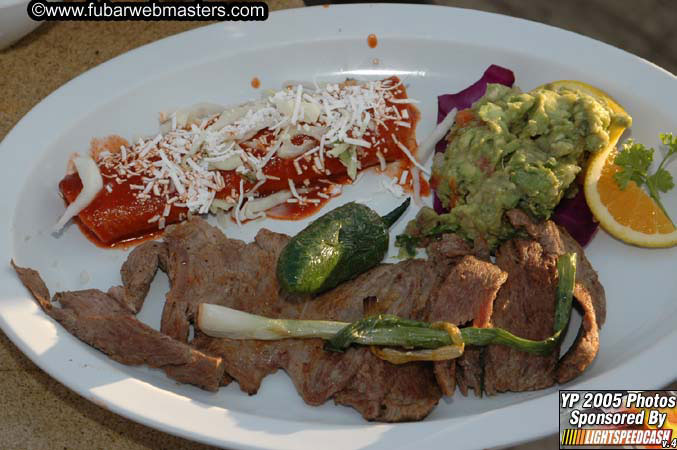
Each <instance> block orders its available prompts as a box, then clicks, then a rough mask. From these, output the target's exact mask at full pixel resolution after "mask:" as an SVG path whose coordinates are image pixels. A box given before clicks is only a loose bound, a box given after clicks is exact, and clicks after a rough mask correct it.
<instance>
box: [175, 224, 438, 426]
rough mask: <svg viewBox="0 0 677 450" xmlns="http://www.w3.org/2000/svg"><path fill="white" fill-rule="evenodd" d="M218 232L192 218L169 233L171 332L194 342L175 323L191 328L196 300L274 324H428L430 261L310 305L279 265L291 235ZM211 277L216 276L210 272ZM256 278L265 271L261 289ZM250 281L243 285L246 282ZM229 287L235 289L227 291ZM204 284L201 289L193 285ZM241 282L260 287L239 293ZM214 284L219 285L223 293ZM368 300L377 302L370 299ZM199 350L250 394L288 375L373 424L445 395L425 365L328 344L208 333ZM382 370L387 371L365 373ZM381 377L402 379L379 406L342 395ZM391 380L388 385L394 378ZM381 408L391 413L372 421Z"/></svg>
mask: <svg viewBox="0 0 677 450" xmlns="http://www.w3.org/2000/svg"><path fill="white" fill-rule="evenodd" d="M213 230H214V229H213V228H212V227H210V226H209V225H207V224H206V223H205V222H203V221H189V222H186V223H184V224H181V225H177V226H174V227H170V228H169V230H168V231H167V235H166V241H167V243H168V248H169V258H168V261H169V263H168V271H169V277H170V281H171V283H172V291H170V293H169V294H168V295H167V304H166V306H165V312H166V314H164V315H163V329H167V330H169V329H173V330H175V331H176V334H175V336H179V332H178V331H179V330H180V337H183V336H185V332H184V325H181V326H175V325H174V324H176V323H183V324H187V323H188V322H189V321H190V313H188V314H186V313H184V311H185V308H184V306H183V304H184V303H185V302H186V301H188V300H191V301H193V302H194V304H193V307H194V305H197V304H199V303H202V302H204V301H205V299H207V300H208V302H210V303H215V304H220V305H224V306H229V307H232V308H236V309H240V310H244V311H249V312H253V313H256V314H262V315H266V316H269V317H285V318H302V319H328V320H341V321H346V322H352V321H355V320H358V319H360V318H362V317H363V316H365V315H366V314H378V313H390V314H397V315H400V316H403V317H411V318H419V319H421V318H423V316H424V313H425V307H426V305H427V300H428V298H429V297H430V294H431V292H432V289H433V285H432V284H431V283H429V282H428V278H429V270H430V269H429V267H428V265H427V263H426V262H425V261H422V260H412V261H406V262H403V263H401V264H397V265H382V266H379V267H376V268H374V269H373V270H371V271H370V272H368V273H365V274H362V275H361V276H359V277H357V278H356V279H354V280H351V281H349V282H347V283H343V284H342V285H340V286H338V287H337V288H336V289H333V290H332V291H330V292H328V293H325V294H323V295H321V296H318V297H316V298H313V299H308V298H302V297H295V296H289V295H284V294H283V293H281V292H280V290H279V287H278V285H277V280H276V277H275V265H276V263H277V256H278V254H279V252H280V251H281V249H282V247H283V246H284V244H286V242H287V239H288V238H287V237H286V236H283V235H279V234H276V233H272V232H269V231H265V230H262V231H261V232H259V234H258V235H257V236H256V239H255V241H254V242H253V243H251V244H240V243H239V242H237V241H235V243H232V242H228V241H230V240H228V239H226V238H225V237H224V236H223V235H222V234H221V232H217V233H214V232H213ZM217 231H218V230H217ZM262 269H264V270H262ZM204 273H207V274H209V275H208V276H206V277H205V276H204V275H201V274H204ZM252 273H255V274H256V277H255V281H256V283H254V280H253V278H252V276H251V274H252ZM175 279H176V280H178V282H175V281H174V280H175ZM224 279H225V280H227V281H224ZM241 279H242V280H243V281H242V282H241V281H239V280H241ZM250 280H252V281H251V284H250ZM228 282H229V283H230V284H231V285H232V286H228V285H226V286H224V285H223V283H228ZM197 283H199V284H200V285H199V286H193V284H197ZM238 283H242V285H244V286H250V288H248V289H243V288H242V286H239V287H238V286H236V285H237V284H238ZM206 284H215V286H214V289H211V288H210V287H209V286H206ZM175 286H179V287H178V289H179V291H178V292H180V294H177V291H175ZM363 299H368V300H367V301H366V302H365V301H363ZM172 300H174V301H172ZM187 309H190V307H189V308H187ZM167 311H170V312H169V313H167ZM177 317H178V319H177ZM191 344H192V345H194V346H195V347H196V348H198V349H200V350H202V351H204V352H206V353H209V354H213V355H218V356H220V357H221V358H223V361H224V364H225V366H226V371H227V373H228V374H229V375H230V376H232V377H233V378H234V379H236V380H237V381H238V383H239V384H240V387H241V388H242V389H243V390H244V391H246V392H248V393H250V394H253V393H255V392H256V391H257V390H258V388H259V386H260V383H261V381H262V379H263V378H264V377H265V376H266V375H268V374H270V373H273V372H275V371H276V370H278V369H283V370H285V371H286V372H287V374H288V375H289V376H290V378H291V379H292V381H293V383H294V385H295V386H296V388H297V390H298V392H299V394H300V395H301V396H302V397H303V399H304V400H305V401H306V402H307V403H309V404H311V405H319V404H322V403H324V402H326V401H327V400H328V399H330V398H332V397H333V396H334V397H336V398H337V399H338V398H339V397H340V398H341V399H342V400H341V403H343V404H346V405H351V406H353V407H355V408H356V409H358V411H360V412H361V413H362V414H363V415H364V416H365V417H366V418H368V419H371V420H390V421H398V420H410V419H414V418H421V417H423V416H425V415H426V414H428V413H429V412H430V411H431V410H432V408H433V407H434V406H435V405H436V404H437V402H438V400H439V398H440V391H439V388H438V387H437V384H436V383H435V380H434V378H433V377H432V376H431V366H430V364H427V363H416V364H411V365H409V366H414V367H415V368H412V367H407V368H400V367H397V366H393V365H391V364H389V363H385V362H383V361H381V360H379V359H377V358H374V357H371V356H370V355H371V354H370V353H369V352H368V350H367V349H363V348H362V349H360V348H355V349H350V350H348V351H347V352H345V353H330V352H326V351H324V349H323V348H324V342H323V341H321V340H312V339H306V340H293V339H290V340H282V341H275V342H262V341H233V340H229V339H213V338H210V337H208V336H205V335H203V334H202V333H200V332H199V330H198V335H197V337H196V338H195V339H194V340H193V341H192V342H191ZM374 364H376V365H377V366H378V367H379V368H378V369H376V368H366V367H365V365H374ZM372 370H376V371H377V372H378V373H384V374H386V375H387V377H388V379H390V378H392V379H393V380H395V379H398V380H399V381H398V382H397V383H396V384H393V385H392V386H390V387H391V388H392V389H391V388H386V387H384V388H383V392H382V395H377V394H376V393H372V397H371V398H372V400H371V402H369V403H364V402H354V401H353V400H351V398H352V397H349V396H340V393H341V392H342V391H343V390H344V389H348V386H354V385H355V379H354V378H355V377H356V376H357V374H358V373H359V372H360V371H362V372H365V371H367V372H369V371H372ZM420 371H424V372H426V373H427V374H428V376H426V377H422V378H421V377H419V376H416V378H415V379H411V380H409V381H406V379H408V378H407V377H409V376H410V375H399V374H400V373H402V374H414V373H418V372H420ZM402 377H404V378H402ZM384 383H385V384H388V381H387V380H385V381H384ZM410 384H411V385H416V386H418V388H417V389H409V388H408V387H407V386H409V385H410ZM407 396H409V397H408V398H407ZM337 401H338V400H337ZM374 404H376V406H374ZM373 407H376V408H377V409H378V410H379V411H382V410H383V411H385V410H387V411H388V412H387V414H384V413H379V414H372V413H371V408H373Z"/></svg>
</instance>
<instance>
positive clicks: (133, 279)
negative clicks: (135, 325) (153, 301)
mask: <svg viewBox="0 0 677 450" xmlns="http://www.w3.org/2000/svg"><path fill="white" fill-rule="evenodd" d="M166 266H167V246H166V245H165V244H164V243H162V242H155V241H150V242H145V243H143V244H141V245H139V246H138V247H136V248H135V249H134V250H132V252H131V253H130V254H129V256H128V257H127V260H126V261H125V262H124V264H122V267H121V268H120V276H121V278H122V284H123V286H124V303H125V304H126V305H127V306H128V307H129V309H130V310H131V311H132V312H133V313H135V314H136V313H138V312H139V311H140V310H141V307H142V306H143V301H144V300H145V299H146V295H147V294H148V289H150V283H151V282H152V281H153V278H154V277H155V273H156V272H157V269H158V267H162V270H165V267H166Z"/></svg>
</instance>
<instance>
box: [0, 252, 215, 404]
mask: <svg viewBox="0 0 677 450" xmlns="http://www.w3.org/2000/svg"><path fill="white" fill-rule="evenodd" d="M12 266H13V267H14V270H16V272H17V274H18V275H19V278H20V279H21V282H22V283H23V284H24V285H25V286H26V287H27V288H28V290H29V291H30V292H31V293H32V294H33V296H34V297H35V299H36V301H37V302H38V304H39V305H40V306H41V307H42V309H43V311H45V313H47V314H48V315H49V316H50V317H52V318H53V319H55V320H56V321H57V322H59V323H60V324H61V325H62V326H63V327H64V328H66V330H67V331H68V332H69V333H71V334H73V335H74V336H76V337H78V338H79V339H80V340H82V341H83V342H85V343H87V344H89V345H91V346H92V347H95V348H97V349H99V350H100V351H102V352H103V353H105V354H106V355H108V356H110V357H111V358H112V359H114V360H116V361H118V362H120V363H122V364H127V365H139V364H147V365H149V366H151V367H159V368H162V369H163V370H165V372H166V373H167V375H169V376H170V377H172V378H174V379H176V380H177V381H181V382H183V383H190V384H194V385H196V386H199V387H201V388H203V389H207V390H211V391H215V390H216V389H218V386H219V382H220V380H221V379H222V378H223V373H224V365H223V362H222V361H221V358H216V357H212V356H209V355H206V354H204V353H202V352H200V351H198V350H195V349H193V348H191V347H190V346H188V345H186V344H184V343H181V342H178V341H176V340H174V339H172V338H170V337H169V336H166V335H164V334H162V333H160V332H159V331H156V330H154V329H152V328H150V327H149V326H147V325H145V324H144V323H142V322H139V321H138V320H137V319H136V318H135V317H134V316H133V315H132V314H131V313H130V312H129V309H128V308H127V305H126V304H120V303H118V301H117V300H116V299H115V298H114V297H112V296H110V295H108V294H106V293H104V292H101V291H99V290H96V289H87V290H83V291H75V292H60V293H57V294H56V295H55V296H54V299H53V300H54V301H58V302H59V303H60V304H61V307H56V306H54V305H53V304H52V303H51V302H50V301H49V291H48V289H47V287H46V286H45V283H44V282H43V281H42V279H41V278H40V275H39V274H38V273H37V272H36V271H34V270H32V269H24V268H21V267H18V266H16V265H15V264H14V262H12Z"/></svg>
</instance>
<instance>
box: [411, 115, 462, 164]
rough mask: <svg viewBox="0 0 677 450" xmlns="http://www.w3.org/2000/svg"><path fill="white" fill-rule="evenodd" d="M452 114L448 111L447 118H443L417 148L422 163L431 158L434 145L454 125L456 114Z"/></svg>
mask: <svg viewBox="0 0 677 450" xmlns="http://www.w3.org/2000/svg"><path fill="white" fill-rule="evenodd" d="M452 112H453V111H450V112H449V114H447V117H445V118H444V120H443V121H442V122H440V123H439V125H437V127H435V129H434V130H433V132H432V133H430V134H429V135H428V137H427V138H425V140H424V141H423V142H422V143H421V145H419V146H418V158H419V161H421V162H422V163H425V162H426V161H428V158H430V157H431V156H432V154H433V151H434V150H435V145H437V143H438V142H439V141H440V139H443V138H444V137H445V136H446V135H447V133H448V132H449V130H450V129H451V127H452V126H453V125H454V119H455V118H456V114H455V113H454V114H452Z"/></svg>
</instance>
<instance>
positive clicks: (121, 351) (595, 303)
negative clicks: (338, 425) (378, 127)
mask: <svg viewBox="0 0 677 450" xmlns="http://www.w3.org/2000/svg"><path fill="white" fill-rule="evenodd" d="M508 217H509V220H511V221H512V222H513V224H514V225H515V226H516V227H522V228H524V229H525V230H526V231H527V233H528V234H529V235H531V236H532V238H533V240H524V239H515V240H512V241H510V242H507V243H505V244H504V245H503V246H501V247H500V249H499V251H498V253H497V257H496V258H497V259H496V262H497V264H496V265H494V264H492V263H490V262H489V257H488V252H487V251H486V250H487V249H486V247H483V246H482V245H477V246H476V247H475V248H470V247H469V246H468V244H467V243H466V242H465V241H464V240H462V239H461V238H459V237H457V236H454V235H445V236H443V237H442V239H440V240H438V241H435V242H433V243H431V244H430V245H429V247H428V253H429V259H428V260H427V261H424V260H408V261H403V262H400V263H398V264H382V265H379V266H377V267H375V268H373V269H371V270H370V271H368V272H367V273H364V274H362V275H360V276H358V277H357V278H355V279H353V280H351V281H348V282H346V283H343V284H341V285H340V286H338V287H336V288H335V289H333V290H331V291H329V292H326V293H324V294H322V295H319V296H316V297H313V298H311V297H303V296H294V295H289V294H285V293H284V292H282V291H281V290H280V287H279V285H278V283H277V278H276V276H275V272H276V270H275V269H276V265H277V258H278V255H279V253H280V252H281V250H282V248H283V247H284V246H285V245H286V243H287V242H288V240H289V237H288V236H286V235H282V234H278V233H273V232H270V231H268V230H265V229H264V230H261V231H260V232H259V233H258V234H257V236H256V238H255V240H254V242H252V243H249V244H246V243H244V242H242V241H238V240H233V239H228V238H226V237H225V236H224V235H223V233H222V232H221V231H220V230H218V229H217V228H214V227H212V226H210V225H209V224H207V222H205V221H203V220H201V219H192V220H188V221H186V222H184V223H181V224H178V225H174V226H171V227H169V228H168V229H167V231H166V233H165V239H164V242H163V243H158V242H150V243H146V244H143V245H141V246H139V247H137V248H136V249H135V250H134V251H133V252H132V253H131V254H130V256H129V257H128V259H127V261H126V262H125V264H124V265H123V267H122V269H121V276H122V281H123V285H122V286H119V287H114V288H111V290H110V291H109V293H108V294H105V293H103V292H101V291H97V290H86V291H78V292H65V293H60V294H57V295H56V296H55V298H54V300H58V301H59V303H60V304H61V307H60V308H59V307H55V306H53V304H52V303H51V302H50V300H49V292H48V291H47V288H46V287H45V285H44V283H42V280H41V279H40V278H39V275H38V274H37V272H34V271H31V270H30V269H22V268H19V267H16V266H15V269H16V271H17V273H18V274H19V276H20V278H21V279H22V282H23V283H24V284H25V285H26V287H27V288H28V289H29V290H30V291H31V292H32V293H33V296H34V297H35V298H36V300H37V302H38V303H39V304H40V305H41V307H42V308H43V310H45V312H46V313H47V314H49V315H50V316H51V317H53V318H54V319H55V320H57V321H59V322H60V323H62V324H63V326H64V327H65V328H66V329H67V330H68V331H70V332H71V333H73V334H75V335H76V336H77V337H79V338H80V339H82V340H83V341H84V342H86V343H88V344H90V345H92V346H94V347H96V348H98V349H100V350H101V351H103V352H104V353H106V354H108V355H109V356H111V357H112V358H113V359H116V360H117V361H120V362H123V363H125V364H144V363H145V364H148V365H150V366H152V367H160V368H162V369H164V370H165V371H166V372H167V374H168V375H169V376H170V377H172V378H174V379H176V380H178V381H181V382H187V383H192V384H196V385H198V386H201V387H204V388H206V389H210V390H215V389H217V387H218V386H219V384H221V385H223V384H227V383H229V382H230V381H231V380H232V379H235V380H236V381H237V382H238V383H239V385H240V387H241V389H243V390H244V391H245V392H248V393H250V394H254V393H256V392H257V391H258V389H259V387H260V384H261V381H262V380H263V378H265V377H266V376H267V375H268V374H271V373H273V372H275V371H277V370H278V369H283V370H284V371H286V372H287V374H288V375H289V376H290V378H291V379H292V381H293V383H294V385H295V387H296V389H297V390H298V392H299V394H300V395H301V396H302V397H303V399H304V400H305V401H306V402H307V403H308V404H311V405H319V404H322V403H324V402H326V401H327V400H328V399H330V398H334V401H335V402H336V403H338V404H342V405H348V406H352V407H353V408H355V409H357V410H358V411H359V412H360V413H361V414H362V415H363V416H364V417H365V418H366V419H368V420H380V421H404V420H419V419H422V418H423V417H425V416H426V415H427V414H428V413H429V412H430V411H431V410H432V409H433V408H434V406H435V405H436V404H437V402H438V401H439V398H440V397H441V395H442V394H443V393H444V394H445V395H451V394H453V392H454V390H455V386H456V384H458V386H459V388H460V389H461V391H462V392H463V394H464V395H465V394H467V392H468V390H469V389H473V390H474V391H475V392H476V393H477V394H481V393H482V392H483V391H486V392H487V393H490V394H493V393H496V392H502V391H506V390H513V391H521V390H531V389H539V388H543V387H547V386H550V385H552V384H553V383H554V382H555V381H559V382H564V381H568V380H569V379H571V378H573V377H575V376H576V375H578V374H579V373H580V372H581V371H582V370H583V369H584V368H585V367H586V366H587V365H588V364H589V363H590V362H591V361H592V359H593V358H594V356H595V354H596V352H597V348H598V323H601V321H603V319H604V313H605V309H604V307H605V303H604V291H603V289H602V287H601V285H599V282H598V280H597V275H596V273H595V272H594V270H593V269H592V267H591V266H590V264H589V262H588V261H587V260H586V259H585V257H584V255H583V252H582V249H580V247H578V245H577V244H576V243H575V241H573V240H572V239H571V238H570V237H569V236H568V235H567V234H566V232H564V231H562V230H559V229H558V228H557V226H555V225H554V224H552V223H551V222H546V223H545V224H534V223H533V222H531V221H530V220H529V217H528V216H526V215H524V214H523V213H520V212H514V211H513V212H510V213H509V214H508ZM569 251H575V252H577V253H578V255H579V261H578V273H577V284H576V290H575V295H576V298H577V301H578V303H579V304H580V305H581V306H582V308H583V310H584V314H585V315H584V319H583V325H582V327H581V330H580V332H579V336H578V339H577V341H576V344H575V345H574V347H572V349H571V350H570V351H569V352H568V353H567V355H565V357H564V358H563V359H562V361H561V362H560V363H559V365H558V363H557V355H556V354H553V355H550V356H545V357H540V356H534V355H529V354H525V353H522V352H518V351H516V350H512V349H510V348H507V347H501V346H490V347H488V348H487V349H486V350H484V349H480V348H473V347H472V346H467V347H466V351H465V354H464V355H463V356H462V357H461V358H458V359H457V360H455V361H448V362H440V363H435V364H431V363H409V364H405V365H401V366H396V365H393V364H390V363H388V362H385V361H383V360H380V359H378V358H377V357H376V356H374V355H373V354H372V353H371V352H370V351H369V349H367V348H362V347H356V348H351V349H349V350H348V351H346V352H344V353H330V352H326V351H325V350H324V342H323V341H321V340H319V339H306V340H301V339H288V340H280V341H255V340H248V341H242V340H229V339H216V338H211V337H209V336H207V335H205V334H203V333H202V332H201V331H200V330H199V329H195V333H194V334H195V337H194V338H193V340H192V341H191V342H188V340H189V335H190V326H191V323H192V322H193V319H194V316H195V312H196V311H197V306H198V305H199V304H200V303H213V304H217V305H223V306H228V307H231V308H235V309H239V310H242V311H247V312H252V313H255V314H260V315H264V316H268V317H283V318H299V319H325V320H340V321H345V322H353V321H355V320H358V319H360V318H362V317H365V316H369V315H374V314H380V313H387V314H395V315H398V316H401V317H406V318H412V319H417V320H427V321H432V322H434V321H448V322H451V323H454V324H456V325H459V326H463V325H473V326H477V327H486V326H497V327H502V328H505V329H507V330H510V331H512V332H513V333H515V334H517V335H519V336H523V337H526V338H530V339H543V338H545V337H548V336H550V335H551V334H552V326H553V325H552V324H553V321H554V306H555V288H556V282H557V276H556V269H555V262H556V259H557V256H559V255H560V254H562V253H564V252H569ZM158 267H159V268H161V269H162V270H163V271H166V272H167V274H168V276H169V280H170V284H171V290H170V292H169V293H167V295H166V303H165V306H164V310H163V314H162V322H161V332H158V331H155V330H153V329H151V328H150V327H147V326H146V325H144V324H143V323H141V322H139V321H138V320H136V318H135V317H134V315H133V314H134V313H136V312H137V311H138V310H139V309H140V308H141V306H142V305H143V300H144V297H145V296H146V294H147V292H148V289H149V286H150V283H151V281H152V279H153V277H154V275H155V273H156V271H157V268H158Z"/></svg>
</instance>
